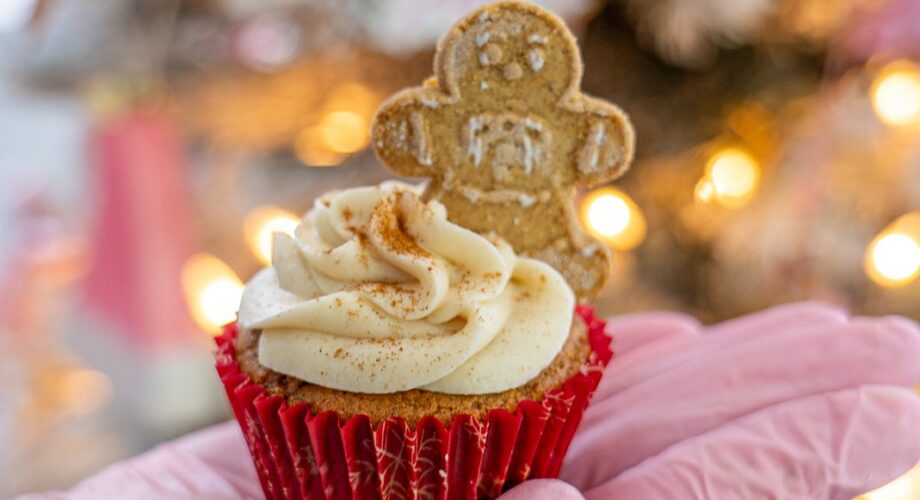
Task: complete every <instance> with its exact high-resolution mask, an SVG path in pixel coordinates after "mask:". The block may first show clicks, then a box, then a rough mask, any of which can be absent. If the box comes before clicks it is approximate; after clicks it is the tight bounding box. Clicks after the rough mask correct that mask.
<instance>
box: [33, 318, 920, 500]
mask: <svg viewBox="0 0 920 500" xmlns="http://www.w3.org/2000/svg"><path fill="white" fill-rule="evenodd" d="M609 330H610V331H611V332H612V333H614V334H615V336H616V342H615V345H614V347H615V349H616V351H617V357H616V358H615V361H614V362H613V363H612V364H611V365H610V367H609V368H608V370H607V373H606V374H605V376H604V380H603V381H602V382H601V386H600V387H599V389H598V393H597V394H596V396H595V400H594V403H593V404H592V406H591V408H590V409H589V410H588V412H587V413H586V415H585V420H584V422H583V423H582V426H581V427H580V428H579V431H578V433H577V434H576V436H575V439H574V441H573V442H572V446H571V448H570V450H569V454H568V457H567V458H566V461H565V466H564V467H563V469H562V479H564V480H565V481H567V482H568V483H571V485H574V487H573V486H571V485H569V484H566V483H565V482H563V481H558V480H534V481H528V482H527V483H524V484H522V485H520V486H518V487H516V488H514V489H512V490H511V491H509V492H508V493H506V494H505V495H503V496H502V500H549V499H558V500H566V499H580V498H582V494H580V493H579V492H578V490H581V491H582V492H584V495H585V497H587V498H588V499H595V498H597V499H609V498H637V499H646V498H808V499H812V498H833V499H847V498H851V497H853V496H854V495H856V494H859V493H862V492H864V491H867V490H870V489H873V488H875V487H877V486H880V485H882V484H884V483H886V482H888V481H890V480H891V479H893V478H895V477H896V476H898V475H899V474H901V473H903V472H904V471H906V470H907V469H908V468H909V467H910V466H911V465H913V464H914V463H915V462H916V461H917V460H918V459H920V433H917V432H916V429H917V428H920V397H917V395H916V394H914V393H913V392H912V391H911V389H910V388H911V387H912V386H913V385H914V384H915V383H917V382H918V381H920V363H918V362H917V360H918V359H920V329H918V328H917V326H916V324H914V323H912V322H909V321H907V320H903V319H898V318H881V319H866V318H855V319H848V318H847V317H846V315H845V314H844V313H843V312H841V311H838V310H835V309H832V308H829V307H827V306H822V305H816V304H794V305H788V306H783V307H777V308H774V309H770V310H768V311H765V312H762V313H759V314H755V315H751V316H747V317H744V318H740V319H737V320H733V321H730V322H727V323H723V324H720V325H715V326H713V327H709V328H705V329H704V328H702V327H700V325H699V324H698V323H697V322H696V321H695V320H694V319H692V318H690V317H687V316H682V315H677V314H669V313H654V314H637V315H631V316H622V317H619V318H615V319H613V320H612V321H611V323H610V326H609ZM576 488H577V489H576ZM260 496H261V491H260V489H259V486H258V482H257V480H256V477H255V472H254V470H253V468H252V466H251V464H250V462H249V456H248V453H247V451H246V448H245V445H244V444H243V440H242V436H241V435H240V433H239V431H238V429H237V427H236V424H235V423H227V424H223V425H220V426H217V427H214V428H211V429H208V430H205V431H202V432H200V433H197V434H193V435H191V436H187V437H185V438H183V439H180V440H178V441H176V442H173V443H169V444H165V445H162V446H160V447H159V448H157V449H156V450H154V451H152V452H149V453H147V454H145V455H141V456H139V457H137V458H134V459H132V460H129V461H127V462H123V463H121V464H118V465H115V466H113V467H110V468H109V469H106V470H105V471H103V472H102V473H100V474H99V475H97V476H95V477H93V478H90V479H89V480H87V481H85V482H83V483H81V484H80V485H78V486H77V487H76V488H75V489H74V490H72V491H71V492H70V493H68V494H48V495H45V496H34V497H31V498H191V497H197V498H215V499H224V498H241V497H244V498H250V497H256V498H258V497H260Z"/></svg>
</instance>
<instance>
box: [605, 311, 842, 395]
mask: <svg viewBox="0 0 920 500" xmlns="http://www.w3.org/2000/svg"><path fill="white" fill-rule="evenodd" d="M846 322H847V316H846V313H845V312H844V311H842V310H840V309H838V308H835V307H832V306H828V305H825V304H820V303H813V302H801V303H794V304H787V305H782V306H777V307H772V308H770V309H767V310H765V311H762V312H759V313H756V314H751V315H748V316H743V317H741V318H737V319H733V320H729V321H726V322H724V323H720V324H717V325H713V326H709V327H706V328H705V329H703V330H701V331H702V333H703V336H702V338H698V337H697V336H692V335H680V336H674V337H673V338H664V339H661V340H660V341H658V342H650V343H648V344H645V345H643V346H642V347H641V348H638V349H634V350H633V351H629V352H626V353H619V354H618V355H617V356H616V357H615V358H614V362H612V363H611V364H610V366H609V367H608V368H607V370H606V372H605V374H604V378H603V380H601V384H600V386H599V387H598V390H597V392H596V393H595V396H594V397H595V398H596V399H597V400H601V399H605V398H607V397H608V396H610V395H612V394H615V393H617V392H619V391H621V390H623V389H625V388H627V387H631V386H633V385H636V384H638V383H640V382H642V381H643V380H646V379H649V378H653V377H655V376H657V375H660V374H661V373H665V372H667V371H668V370H671V369H672V368H674V367H677V366H680V365H682V364H685V363H687V362H690V361H693V360H696V359H699V358H700V357H701V356H704V355H707V354H710V353H713V352H716V351H719V350H720V349H724V348H728V347H731V346H734V345H736V344H739V343H743V342H750V341H753V340H756V338H757V337H759V336H761V335H771V334H772V333H773V332H776V331H785V330H787V329H790V328H796V329H804V328H808V327H809V326H812V325H823V324H844V323H846ZM611 333H613V335H614V344H613V345H614V350H617V348H618V347H617V346H618V342H619V337H618V336H617V332H616V331H613V330H611Z"/></svg>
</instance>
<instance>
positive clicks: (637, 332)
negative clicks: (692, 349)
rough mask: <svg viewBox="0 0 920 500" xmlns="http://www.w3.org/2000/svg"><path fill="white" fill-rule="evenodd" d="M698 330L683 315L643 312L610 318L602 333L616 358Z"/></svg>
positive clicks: (693, 321)
mask: <svg viewBox="0 0 920 500" xmlns="http://www.w3.org/2000/svg"><path fill="white" fill-rule="evenodd" d="M701 328H702V326H701V325H700V322H699V321H697V319H696V318H694V317H693V316H690V315H687V314H681V313H675V312H646V313H636V314H625V315H622V316H613V317H610V318H608V319H607V328H606V331H607V333H608V334H609V335H610V336H611V337H613V349H614V351H616V354H617V356H623V355H625V354H626V353H628V352H630V351H632V350H634V349H638V348H641V347H643V346H645V345H647V344H649V343H651V342H655V341H658V340H662V339H664V338H673V337H692V336H695V335H698V334H699V332H700V329H701Z"/></svg>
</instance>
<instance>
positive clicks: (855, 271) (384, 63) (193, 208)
mask: <svg viewBox="0 0 920 500" xmlns="http://www.w3.org/2000/svg"><path fill="white" fill-rule="evenodd" d="M479 3H481V2H477V1H473V0H466V1H464V0H451V1H437V0H389V1H384V0H312V1H310V0H271V1H265V0H262V1H257V0H2V1H0V382H2V383H0V497H6V496H12V495H14V494H16V493H19V492H25V491H34V490H40V489H49V488H64V487H67V486H70V485H72V484H74V483H75V482H76V481H78V480H79V479H80V478H82V477H85V476H86V475H88V474H91V473H93V472H95V471H97V470H99V469H100V468H101V467H103V466H105V465H106V464H109V463H111V462H113V461H116V460H119V459H122V458H124V457H127V456H130V455H133V454H136V453H138V452H140V451H143V450H145V449H148V448H150V447H151V446H153V445H155V444H156V443H157V442H160V441H162V440H164V439H168V438H171V437H175V436H178V435H181V434H183V433H185V432H188V431H190V430H193V429H196V428H199V427H202V426H205V425H209V424H212V423H215V422H218V421H221V420H224V419H226V418H228V416H229V413H228V410H227V407H226V405H225V403H224V398H223V396H222V390H221V389H220V387H219V384H218V380H217V377H216V376H215V374H214V373H213V366H212V360H211V355H210V349H211V335H212V334H214V333H215V332H216V331H217V328H218V326H219V325H221V324H223V323H225V322H228V321H231V320H233V319H234V315H235V311H236V307H237V305H238V303H239V297H240V293H241V291H242V287H243V283H244V282H245V281H246V280H247V279H248V278H249V277H250V276H251V275H252V274H253V273H254V271H255V270H257V269H258V268H259V267H260V266H263V265H265V264H266V262H267V261H268V255H269V251H270V249H269V246H270V236H271V234H272V232H273V231H291V230H292V229H293V227H294V226H295V225H296V223H297V220H298V218H299V215H300V214H302V213H303V212H304V211H305V210H306V209H308V208H309V207H310V206H311V204H312V200H313V198H314V197H315V196H316V195H317V194H319V193H321V192H323V191H326V190H328V189H332V188H337V187H344V186H354V185H362V184H370V183H376V182H378V181H380V180H382V179H385V178H389V177H391V176H390V174H389V173H388V172H387V171H385V170H384V169H383V168H382V167H381V166H380V165H379V163H378V162H377V161H376V159H375V158H374V157H373V154H372V153H370V152H369V151H368V150H367V142H368V128H369V123H370V120H371V118H372V116H373V113H374V111H375V109H376V107H377V106H378V105H379V103H380V102H381V100H382V99H383V98H385V97H386V96H388V95H389V94H391V93H392V92H394V91H395V90H397V89H399V88H402V87H404V86H407V85H416V84H418V83H419V82H421V81H422V80H423V79H424V78H425V77H427V76H428V75H429V74H430V73H431V57H432V53H433V52H432V48H433V45H434V43H435V41H436V37H437V36H438V35H439V34H441V33H443V32H444V31H445V30H446V29H447V28H448V27H449V26H450V24H451V23H453V22H454V21H455V20H456V19H457V18H459V17H460V16H461V15H463V14H464V13H465V12H467V11H468V10H469V9H471V8H473V7H474V6H475V5H477V4H479ZM540 3H542V4H544V5H546V6H548V7H550V8H551V9H553V10H554V11H555V12H557V13H558V14H559V15H561V16H562V17H563V18H565V19H566V21H567V22H568V23H569V25H570V26H571V27H572V28H573V30H574V31H575V32H576V34H577V36H578V38H579V43H580V45H581V48H582V51H583V55H584V59H585V64H586V70H585V76H584V85H583V87H584V89H585V90H586V91H587V92H589V93H591V94H594V95H598V96H601V97H604V98H607V99H610V100H612V101H613V102H616V103H618V104H619V105H620V106H621V107H623V108H624V109H625V110H626V112H627V113H629V114H630V116H631V117H632V120H633V122H634V124H635V127H636V130H637V136H638V152H637V158H636V161H635V162H634V164H633V167H632V169H631V170H630V172H629V173H627V175H626V176H625V177H624V178H623V179H621V180H620V181H617V182H616V183H615V186H604V187H600V188H598V189H596V190H593V191H591V192H586V193H581V196H580V198H579V200H578V204H579V213H580V215H581V217H582V222H583V224H584V225H585V227H587V228H588V229H589V230H591V231H592V232H594V233H595V234H596V235H598V236H599V237H601V238H602V239H603V240H604V241H606V242H607V243H608V244H609V245H610V246H611V247H612V248H613V249H614V251H615V253H616V255H617V261H616V262H617V264H616V265H617V275H616V277H615V279H614V284H613V285H612V286H611V287H610V288H609V290H608V291H607V292H606V293H605V295H604V296H603V297H601V298H600V299H599V301H598V308H599V309H600V311H601V312H602V313H604V314H617V313H624V312H632V311H641V310H652V309H671V310H678V311H685V312H688V313H691V314H694V315H696V316H698V317H699V318H701V319H702V320H703V321H705V322H712V321H718V320H721V319H725V318H729V317H732V316H736V315H739V314H743V313H747V312H751V311H755V310H758V309H761V308H763V307H766V306H769V305H771V304H776V303H780V302H787V301H790V300H799V299H809V298H811V299H818V300H823V301H828V302H832V303H835V304H840V305H843V306H845V307H847V308H849V309H851V310H852V311H854V313H857V314H901V315H906V316H909V317H912V318H914V319H920V67H918V60H920V2H918V1H917V0H840V1H835V2H830V1H827V0H610V1H606V2H605V1H596V0H574V1H564V0H551V1H550V0H547V1H543V2H540ZM918 432H920V430H918ZM866 497H867V498H871V499H873V500H893V499H920V468H917V469H915V470H914V472H912V473H908V474H907V475H905V476H904V477H902V478H901V479H898V480H897V481H895V482H894V483H892V484H890V485H888V486H887V487H885V488H883V489H882V490H879V491H876V492H872V493H869V494H868V495H867V496H866Z"/></svg>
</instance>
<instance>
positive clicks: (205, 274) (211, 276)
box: [182, 253, 243, 334]
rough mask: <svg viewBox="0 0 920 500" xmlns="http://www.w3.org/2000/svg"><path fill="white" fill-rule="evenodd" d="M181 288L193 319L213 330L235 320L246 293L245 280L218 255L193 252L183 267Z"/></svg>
mask: <svg viewBox="0 0 920 500" xmlns="http://www.w3.org/2000/svg"><path fill="white" fill-rule="evenodd" d="M182 288H183V289H184V291H185V300H186V303H187V304H188V308H189V312H191V314H192V318H193V319H194V320H195V322H196V323H197V324H198V326H199V327H201V329H202V330H205V331H207V332H210V333H215V334H216V333H218V332H219V331H220V327H221V326H223V325H225V324H227V323H230V322H232V321H234V320H236V313H237V311H238V310H239V307H240V298H241V297H242V295H243V283H242V282H241V281H240V279H239V278H238V277H237V275H236V273H234V272H233V270H231V269H230V268H229V267H228V266H227V265H226V264H224V263H223V262H222V261H221V260H220V259H218V258H217V257H215V256H213V255H211V254H206V253H201V254H197V255H193V256H192V257H191V258H189V260H188V261H186V263H185V266H184V267H183V268H182Z"/></svg>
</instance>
